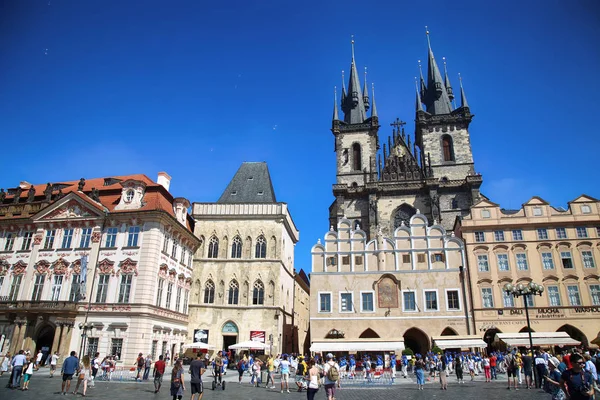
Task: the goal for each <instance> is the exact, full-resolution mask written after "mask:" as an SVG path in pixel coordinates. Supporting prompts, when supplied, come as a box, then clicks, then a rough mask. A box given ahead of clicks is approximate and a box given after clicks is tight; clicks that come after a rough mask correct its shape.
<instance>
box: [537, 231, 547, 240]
mask: <svg viewBox="0 0 600 400" xmlns="http://www.w3.org/2000/svg"><path fill="white" fill-rule="evenodd" d="M537 236H538V240H548V230H547V229H545V228H542V229H538V230H537Z"/></svg>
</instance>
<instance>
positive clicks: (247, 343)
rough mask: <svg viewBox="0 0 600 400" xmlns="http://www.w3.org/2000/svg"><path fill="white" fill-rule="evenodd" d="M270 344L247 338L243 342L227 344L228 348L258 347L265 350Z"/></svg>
mask: <svg viewBox="0 0 600 400" xmlns="http://www.w3.org/2000/svg"><path fill="white" fill-rule="evenodd" d="M269 347H270V346H269V345H268V344H265V343H261V342H255V341H253V340H247V341H245V342H239V343H236V344H232V345H231V346H229V349H234V350H235V349H260V350H266V349H268V348H269Z"/></svg>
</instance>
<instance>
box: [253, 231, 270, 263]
mask: <svg viewBox="0 0 600 400" xmlns="http://www.w3.org/2000/svg"><path fill="white" fill-rule="evenodd" d="M254 258H267V241H266V240H265V237H264V236H262V235H261V236H259V237H258V239H256V251H255V253H254Z"/></svg>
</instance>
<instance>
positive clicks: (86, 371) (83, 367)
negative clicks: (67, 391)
mask: <svg viewBox="0 0 600 400" xmlns="http://www.w3.org/2000/svg"><path fill="white" fill-rule="evenodd" d="M91 364H92V363H91V361H90V356H88V355H87V354H86V355H85V356H83V358H82V359H81V362H80V363H79V369H78V371H77V385H76V386H75V390H74V391H73V394H77V393H78V392H79V386H80V385H82V384H83V392H82V395H83V397H85V394H86V392H87V387H88V382H89V381H90V380H91V379H92V367H91Z"/></svg>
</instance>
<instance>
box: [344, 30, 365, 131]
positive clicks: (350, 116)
mask: <svg viewBox="0 0 600 400" xmlns="http://www.w3.org/2000/svg"><path fill="white" fill-rule="evenodd" d="M351 44H352V63H351V65H350V78H349V79H348V92H347V94H346V96H345V97H344V99H343V100H342V111H343V112H344V122H346V123H347V124H362V123H363V122H364V121H365V120H366V119H367V116H366V110H367V109H368V108H367V107H365V101H364V97H363V95H362V92H361V88H360V79H359V78H358V71H357V68H356V61H355V59H354V36H352V42H351Z"/></svg>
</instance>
